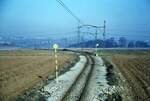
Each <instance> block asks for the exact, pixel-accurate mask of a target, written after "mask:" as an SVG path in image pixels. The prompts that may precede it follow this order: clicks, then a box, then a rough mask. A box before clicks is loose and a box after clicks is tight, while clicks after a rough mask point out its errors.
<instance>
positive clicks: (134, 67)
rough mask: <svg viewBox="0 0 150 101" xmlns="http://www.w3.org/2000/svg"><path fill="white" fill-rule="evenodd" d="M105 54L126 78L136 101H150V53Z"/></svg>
mask: <svg viewBox="0 0 150 101" xmlns="http://www.w3.org/2000/svg"><path fill="white" fill-rule="evenodd" d="M103 53H104V54H103V55H104V57H107V58H109V59H111V61H112V62H113V63H114V64H115V65H116V66H117V68H118V69H119V70H120V72H121V73H122V75H123V76H124V77H125V78H126V80H127V82H128V83H129V86H130V88H129V89H130V90H131V91H132V92H133V97H134V100H135V101H150V51H149V50H118V51H117V50H116V51H115V50H112V51H111V50H109V51H106V52H103Z"/></svg>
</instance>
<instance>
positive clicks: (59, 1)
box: [56, 0, 83, 23]
mask: <svg viewBox="0 0 150 101" xmlns="http://www.w3.org/2000/svg"><path fill="white" fill-rule="evenodd" d="M56 1H57V2H58V3H59V4H60V5H61V6H62V7H63V8H64V9H65V10H66V11H67V12H68V13H69V14H70V15H71V16H73V17H74V18H75V19H76V20H77V22H78V23H83V22H82V21H81V20H80V19H79V18H78V17H77V16H76V15H75V14H74V13H73V12H72V11H71V10H70V9H69V8H68V7H67V6H66V5H65V4H64V3H63V2H62V1H61V0H56Z"/></svg>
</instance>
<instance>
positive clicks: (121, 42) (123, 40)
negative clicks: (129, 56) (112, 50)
mask: <svg viewBox="0 0 150 101" xmlns="http://www.w3.org/2000/svg"><path fill="white" fill-rule="evenodd" d="M126 45H127V39H126V38H125V37H120V38H119V47H126Z"/></svg>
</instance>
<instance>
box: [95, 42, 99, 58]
mask: <svg viewBox="0 0 150 101" xmlns="http://www.w3.org/2000/svg"><path fill="white" fill-rule="evenodd" d="M98 46H99V44H96V50H95V51H96V56H98V52H97V48H98Z"/></svg>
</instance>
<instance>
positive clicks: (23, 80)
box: [0, 50, 75, 101]
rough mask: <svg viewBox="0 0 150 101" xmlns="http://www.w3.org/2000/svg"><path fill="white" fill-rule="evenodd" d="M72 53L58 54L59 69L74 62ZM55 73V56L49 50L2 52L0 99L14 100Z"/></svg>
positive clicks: (0, 58)
mask: <svg viewBox="0 0 150 101" xmlns="http://www.w3.org/2000/svg"><path fill="white" fill-rule="evenodd" d="M74 59H75V56H74V55H73V54H70V53H62V52H60V53H59V54H58V63H59V68H61V67H63V65H65V64H66V63H69V62H70V61H73V60H74ZM54 71H55V61H54V54H53V53H52V52H50V51H48V50H17V51H0V99H1V100H4V101H5V100H12V99H13V98H14V97H16V96H17V95H18V94H20V93H22V92H24V91H25V90H27V89H30V88H32V87H33V86H34V85H35V84H36V83H38V82H40V81H41V79H40V78H39V77H38V76H42V77H43V78H44V79H46V78H47V77H48V76H49V75H50V74H53V73H54Z"/></svg>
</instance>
